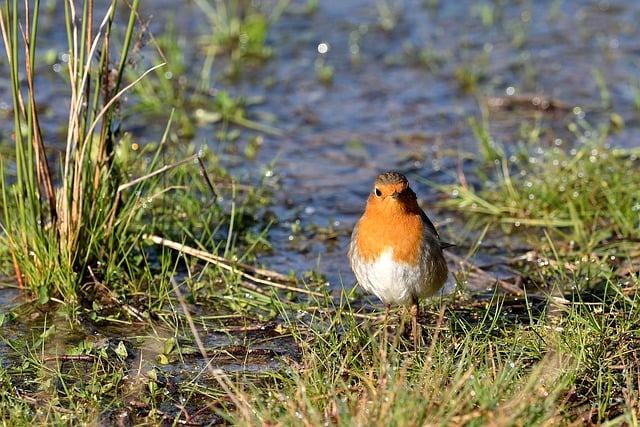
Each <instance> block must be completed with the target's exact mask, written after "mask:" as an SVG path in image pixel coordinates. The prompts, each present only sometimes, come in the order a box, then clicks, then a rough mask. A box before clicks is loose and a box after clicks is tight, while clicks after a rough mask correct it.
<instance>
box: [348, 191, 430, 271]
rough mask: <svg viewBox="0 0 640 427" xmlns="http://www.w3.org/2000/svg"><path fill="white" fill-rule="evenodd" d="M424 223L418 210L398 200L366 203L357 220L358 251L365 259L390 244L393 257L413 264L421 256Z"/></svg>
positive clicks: (377, 253) (383, 249) (382, 250)
mask: <svg viewBox="0 0 640 427" xmlns="http://www.w3.org/2000/svg"><path fill="white" fill-rule="evenodd" d="M423 227H424V226H423V224H422V220H421V218H420V215H419V214H417V213H414V212H411V211H409V212H408V211H406V210H405V209H402V208H401V206H399V204H397V205H396V204H391V205H389V206H384V205H383V204H382V203H374V204H368V205H367V209H366V210H365V213H364V215H363V216H362V218H361V219H360V222H359V223H358V235H357V236H356V247H357V249H358V255H360V257H361V258H362V261H363V262H365V263H368V262H373V261H375V260H376V259H377V258H378V257H379V256H380V255H381V254H382V253H383V252H384V251H385V250H387V249H388V248H393V256H392V259H393V260H394V261H396V262H401V263H404V264H407V265H411V266H416V265H418V261H419V259H420V249H421V247H422V238H423Z"/></svg>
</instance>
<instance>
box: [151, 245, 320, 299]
mask: <svg viewBox="0 0 640 427" xmlns="http://www.w3.org/2000/svg"><path fill="white" fill-rule="evenodd" d="M142 238H143V239H148V240H151V241H152V242H154V243H156V244H158V245H162V246H166V247H168V248H171V249H174V250H176V251H179V252H182V253H185V254H187V255H191V256H194V257H196V258H199V259H201V260H203V261H206V262H210V263H212V264H215V265H216V266H218V267H220V268H223V269H225V270H227V271H230V272H233V273H238V274H240V275H241V276H242V277H244V278H246V279H249V280H251V281H252V282H255V283H260V284H263V285H268V286H272V287H274V288H278V289H284V290H287V291H292V292H298V293H302V294H307V295H314V296H318V297H323V296H324V294H323V293H321V292H315V291H311V290H309V289H303V288H298V287H296V286H289V285H285V284H283V283H279V282H285V283H296V282H297V281H296V279H292V278H290V277H288V276H285V275H284V274H280V273H277V272H275V271H271V270H266V269H263V268H256V267H252V266H250V265H247V264H243V263H237V262H232V261H229V260H228V259H226V258H224V257H221V256H219V255H214V254H211V253H209V252H205V251H201V250H199V249H195V248H192V247H190V246H187V245H185V244H182V243H177V242H174V241H172V240H168V239H165V238H163V237H160V236H155V235H151V234H143V235H142ZM243 270H246V271H243ZM247 271H250V272H251V273H253V274H249V273H247ZM257 276H263V277H266V278H267V279H262V278H260V277H257ZM275 280H277V281H278V282H276V281H275Z"/></svg>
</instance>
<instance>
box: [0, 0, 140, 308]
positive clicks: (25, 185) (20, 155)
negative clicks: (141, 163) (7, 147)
mask: <svg viewBox="0 0 640 427" xmlns="http://www.w3.org/2000/svg"><path fill="white" fill-rule="evenodd" d="M138 3H139V1H137V0H136V1H134V2H133V3H132V4H131V5H130V6H129V21H128V25H127V26H126V30H125V36H124V41H123V43H122V46H121V47H120V57H119V58H117V63H116V62H115V60H114V58H113V57H112V54H113V51H112V49H111V48H112V47H113V46H114V42H113V40H111V39H112V25H113V22H114V20H115V16H116V7H117V2H116V1H113V2H112V3H111V4H110V5H109V6H108V8H107V10H106V12H105V14H104V17H103V19H102V22H101V24H100V25H99V26H95V27H94V24H93V19H92V17H93V16H94V12H95V11H94V9H93V3H91V2H87V3H85V4H84V8H83V9H82V10H77V9H76V6H75V3H74V2H65V12H66V29H67V38H68V49H69V53H70V55H69V58H70V59H69V62H68V73H69V103H70V109H69V120H68V124H67V135H66V149H65V153H64V157H63V159H62V161H61V164H62V166H61V171H60V179H59V180H57V179H55V178H54V175H53V173H52V169H51V167H50V166H49V160H48V156H47V144H46V139H47V135H44V134H43V133H42V131H41V127H40V124H39V116H38V103H37V99H36V93H35V87H34V77H35V76H34V70H35V69H36V56H35V47H36V42H37V38H38V18H39V13H40V10H39V6H40V3H39V2H37V1H36V2H35V3H33V10H32V9H30V7H29V5H27V6H26V7H25V8H24V9H23V10H22V11H20V9H19V7H18V3H17V1H13V2H5V6H4V9H3V10H2V15H1V19H0V23H1V26H2V36H3V40H4V46H5V50H6V53H7V57H8V58H9V63H10V69H11V83H12V92H13V101H14V128H15V137H16V141H15V162H16V174H15V176H14V177H8V176H7V175H6V174H5V175H4V180H3V184H2V187H1V188H0V192H1V193H2V204H3V208H4V209H3V211H4V224H3V229H4V230H3V231H4V233H3V236H2V240H3V243H4V244H5V245H6V246H8V247H9V250H10V252H11V256H12V259H13V265H14V269H15V273H16V277H17V279H18V281H19V283H20V284H21V285H22V286H24V287H26V288H27V289H29V290H31V291H32V292H33V293H35V294H37V295H38V296H39V299H40V302H42V303H45V302H47V301H49V300H50V299H54V300H55V301H57V302H60V303H63V304H66V303H69V304H71V305H73V304H74V303H75V302H77V300H78V290H79V287H80V284H81V283H82V281H83V280H85V278H86V275H87V274H88V272H89V268H90V266H93V265H95V263H96V262H97V261H98V260H101V259H103V258H104V254H105V253H108V252H110V251H112V250H113V249H114V244H115V242H116V241H117V237H116V236H117V235H119V233H120V232H121V231H122V230H121V229H118V227H117V226H116V223H115V222H113V221H112V218H113V217H114V216H117V215H118V214H119V212H118V211H117V208H118V203H117V201H118V198H117V191H116V190H117V187H118V183H119V180H120V173H119V169H118V167H119V165H118V164H117V163H116V162H115V130H114V126H113V123H114V120H115V118H116V115H117V111H118V108H119V103H120V98H121V96H122V94H123V92H125V91H126V90H127V89H128V88H129V87H130V86H131V85H133V84H135V81H134V82H133V83H131V84H129V85H128V86H124V83H123V80H122V74H123V69H124V66H125V64H126V63H127V52H128V51H129V47H130V44H131V36H132V33H133V29H134V26H135V23H136V18H135V17H136V14H137V8H138ZM21 16H22V21H20V19H21ZM22 46H24V48H25V52H26V53H25V55H24V56H21V55H20V51H21V50H22ZM23 61H24V62H23ZM22 74H24V75H25V76H26V81H27V85H26V88H23V86H22V85H21V77H20V76H21V75H22ZM140 78H141V77H140ZM3 172H6V170H4V171H3ZM9 182H13V184H8V183H9Z"/></svg>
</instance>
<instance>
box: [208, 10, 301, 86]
mask: <svg viewBox="0 0 640 427" xmlns="http://www.w3.org/2000/svg"><path fill="white" fill-rule="evenodd" d="M288 3H289V0H279V1H277V2H276V3H275V4H274V5H273V6H272V7H271V9H270V10H268V11H265V10H261V9H260V8H258V7H256V6H255V4H254V3H253V2H246V1H241V0H231V1H226V0H214V1H213V2H212V3H211V4H210V3H209V2H206V1H202V0H197V1H196V5H197V6H198V7H199V8H200V9H201V10H202V12H203V13H204V15H205V16H206V18H207V20H208V21H209V23H210V25H211V34H210V35H208V36H206V37H205V38H204V39H203V41H202V43H203V46H204V52H205V55H206V59H205V65H204V67H203V69H202V82H204V83H205V84H208V82H209V81H210V80H211V71H212V65H213V63H214V60H215V59H216V58H217V57H219V56H221V55H227V57H228V58H229V66H228V69H227V74H228V75H229V76H230V77H232V78H234V77H238V76H239V75H240V73H241V72H242V70H243V69H244V68H245V67H247V66H248V65H249V64H251V63H252V62H258V63H260V62H262V61H264V60H266V59H268V58H270V57H271V48H270V47H269V46H267V43H266V41H267V31H268V30H269V27H270V25H272V23H274V22H276V21H277V20H278V18H279V17H280V15H281V14H282V12H283V11H284V9H285V8H286V6H287V5H288Z"/></svg>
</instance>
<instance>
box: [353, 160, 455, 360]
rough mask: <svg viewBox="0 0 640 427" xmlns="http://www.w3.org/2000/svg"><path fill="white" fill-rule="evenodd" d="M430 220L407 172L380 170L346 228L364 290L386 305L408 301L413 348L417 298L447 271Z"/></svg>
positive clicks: (416, 337)
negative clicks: (350, 226)
mask: <svg viewBox="0 0 640 427" xmlns="http://www.w3.org/2000/svg"><path fill="white" fill-rule="evenodd" d="M449 246H453V245H451V244H449V243H445V242H443V241H441V240H440V236H439V235H438V232H437V231H436V228H435V226H434V225H433V223H432V222H431V220H430V219H429V218H428V217H427V214H426V213H425V212H424V211H423V210H422V209H421V208H420V206H419V205H418V199H417V196H416V193H415V192H414V191H413V190H412V189H411V187H410V186H409V181H408V180H407V178H406V177H405V176H404V175H403V174H401V173H398V172H384V173H381V174H379V175H378V176H377V177H376V178H375V181H374V184H373V189H372V190H371V193H370V194H369V198H368V199H367V204H366V207H365V210H364V214H363V215H362V217H361V218H360V219H359V220H358V222H357V223H356V225H355V227H354V229H353V232H352V234H351V242H350V244H349V251H348V257H349V260H350V264H351V268H352V270H353V273H354V275H355V277H356V279H357V281H358V283H359V284H360V286H362V288H364V290H366V291H367V292H369V293H371V294H373V295H375V296H376V297H378V298H379V299H380V300H381V301H382V302H383V303H384V305H385V307H386V311H385V322H386V319H387V318H388V314H389V309H390V306H391V305H392V304H393V305H403V306H410V310H411V316H412V334H413V338H414V344H415V347H416V349H417V348H418V345H419V341H420V338H419V337H420V335H419V331H418V311H419V300H420V299H425V298H429V297H431V296H433V295H435V294H436V293H437V292H438V291H439V290H440V289H441V288H442V286H443V285H444V284H445V282H446V281H447V278H448V276H449V270H448V267H447V262H446V260H445V258H444V255H443V249H445V248H447V247H449Z"/></svg>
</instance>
